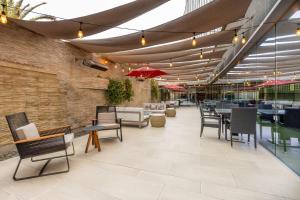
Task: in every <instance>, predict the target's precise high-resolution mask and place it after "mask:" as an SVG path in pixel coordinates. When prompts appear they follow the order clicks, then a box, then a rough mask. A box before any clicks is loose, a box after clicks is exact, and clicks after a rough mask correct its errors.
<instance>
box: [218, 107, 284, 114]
mask: <svg viewBox="0 0 300 200" xmlns="http://www.w3.org/2000/svg"><path fill="white" fill-rule="evenodd" d="M215 111H216V113H218V114H221V115H226V114H231V112H232V109H231V108H216V109H215ZM257 113H258V114H264V115H276V114H278V115H284V114H285V110H282V109H278V110H276V109H258V110H257Z"/></svg>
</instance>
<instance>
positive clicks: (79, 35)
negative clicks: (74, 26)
mask: <svg viewBox="0 0 300 200" xmlns="http://www.w3.org/2000/svg"><path fill="white" fill-rule="evenodd" d="M81 26H82V22H80V23H79V30H78V33H77V36H78V38H80V39H81V38H83V31H82V27H81Z"/></svg>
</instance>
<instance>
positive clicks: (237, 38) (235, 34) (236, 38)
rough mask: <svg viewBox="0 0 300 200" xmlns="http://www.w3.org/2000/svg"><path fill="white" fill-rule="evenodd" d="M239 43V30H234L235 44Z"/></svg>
mask: <svg viewBox="0 0 300 200" xmlns="http://www.w3.org/2000/svg"><path fill="white" fill-rule="evenodd" d="M238 41H239V36H238V35H237V30H236V29H234V37H233V43H235V44H237V43H238Z"/></svg>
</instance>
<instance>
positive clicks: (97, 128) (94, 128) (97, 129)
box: [83, 125, 104, 132]
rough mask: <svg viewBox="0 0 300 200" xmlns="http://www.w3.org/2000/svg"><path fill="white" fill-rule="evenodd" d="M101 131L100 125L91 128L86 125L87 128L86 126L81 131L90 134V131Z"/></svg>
mask: <svg viewBox="0 0 300 200" xmlns="http://www.w3.org/2000/svg"><path fill="white" fill-rule="evenodd" d="M103 129H104V127H103V126H101V125H95V126H93V125H88V126H86V127H84V128H83V131H85V132H90V131H101V130H103Z"/></svg>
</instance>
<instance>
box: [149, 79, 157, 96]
mask: <svg viewBox="0 0 300 200" xmlns="http://www.w3.org/2000/svg"><path fill="white" fill-rule="evenodd" d="M150 84H151V100H152V101H156V100H158V97H159V87H158V84H157V82H156V81H155V80H154V79H151V82H150Z"/></svg>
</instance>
